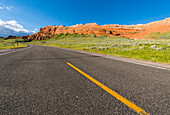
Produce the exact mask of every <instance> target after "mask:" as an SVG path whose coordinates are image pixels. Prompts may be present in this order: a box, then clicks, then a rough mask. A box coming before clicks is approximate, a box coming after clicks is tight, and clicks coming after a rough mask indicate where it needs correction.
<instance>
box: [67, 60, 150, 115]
mask: <svg viewBox="0 0 170 115" xmlns="http://www.w3.org/2000/svg"><path fill="white" fill-rule="evenodd" d="M67 64H68V65H69V66H71V67H72V68H73V69H75V70H76V71H78V72H79V73H81V74H82V75H84V76H85V77H86V78H88V79H89V80H91V81H92V82H94V83H95V84H97V85H98V86H99V87H101V88H102V89H104V90H105V91H107V92H108V93H110V94H111V95H112V96H114V97H116V98H117V99H118V100H120V101H121V102H122V103H124V104H126V105H127V106H129V107H130V108H132V109H133V110H135V111H136V112H137V113H139V114H140V115H149V113H147V112H145V111H144V110H143V109H141V108H140V107H138V106H137V105H135V104H134V103H132V102H130V101H129V100H127V99H126V98H124V97H123V96H121V95H119V94H118V93H116V92H115V91H113V90H112V89H110V88H108V87H107V86H105V85H103V84H102V83H100V82H99V81H97V80H96V79H94V78H93V77H91V76H90V75H88V74H86V73H85V72H83V71H82V70H80V69H78V68H77V67H75V66H74V65H72V64H71V63H69V62H67Z"/></svg>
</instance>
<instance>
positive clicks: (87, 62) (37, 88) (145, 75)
mask: <svg viewBox="0 0 170 115" xmlns="http://www.w3.org/2000/svg"><path fill="white" fill-rule="evenodd" d="M68 63H70V64H72V65H74V66H75V67H76V68H78V69H80V70H82V71H83V72H84V73H86V74H87V75H89V76H90V77H92V78H94V79H95V80H96V81H98V82H100V83H101V84H103V85H104V86H106V87H108V88H109V89H111V90H112V91H114V92H116V93H117V94H119V95H120V96H122V97H124V98H125V99H127V100H128V101H130V102H132V103H133V104H135V105H136V106H138V107H139V108H141V109H142V110H144V111H146V112H147V113H149V114H151V115H168V114H170V109H169V108H170V106H169V105H170V101H169V100H170V71H169V70H163V69H158V68H152V67H147V66H142V65H137V64H133V63H128V62H123V61H118V60H113V59H106V58H103V57H100V56H93V55H89V54H83V53H78V52H74V51H67V50H62V49H59V48H54V47H46V46H33V47H30V48H27V49H23V50H19V51H15V52H11V53H6V54H4V55H0V115H8V114H73V115H75V114H76V115H79V114H96V115H99V114H111V115H112V114H114V115H133V114H134V115H136V114H138V112H137V111H136V110H135V109H133V108H131V107H129V105H127V104H126V103H124V102H122V101H121V100H120V99H118V98H117V97H115V96H114V95H111V94H110V93H109V92H108V91H107V90H105V89H104V88H102V86H101V87H100V86H98V85H96V83H95V82H93V81H91V80H90V79H88V77H86V76H84V75H83V74H82V73H80V72H79V71H77V70H76V69H74V68H73V67H71V66H69V65H68Z"/></svg>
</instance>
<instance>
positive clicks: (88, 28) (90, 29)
mask: <svg viewBox="0 0 170 115" xmlns="http://www.w3.org/2000/svg"><path fill="white" fill-rule="evenodd" d="M168 31H170V18H166V19H164V20H161V21H155V22H151V23H148V24H137V25H119V24H110V25H98V24H97V23H88V24H85V25H83V24H77V25H73V26H64V25H60V26H57V25H54V26H50V25H49V26H46V27H44V28H40V32H37V33H35V34H33V35H29V36H28V37H27V36H24V37H22V38H23V39H29V40H45V39H49V38H51V37H52V36H54V35H58V34H60V33H63V34H66V33H70V34H73V33H78V34H85V35H90V34H93V35H96V36H101V35H106V36H110V37H112V36H121V37H127V38H130V39H144V38H146V36H147V35H148V34H151V33H153V32H160V33H162V32H168Z"/></svg>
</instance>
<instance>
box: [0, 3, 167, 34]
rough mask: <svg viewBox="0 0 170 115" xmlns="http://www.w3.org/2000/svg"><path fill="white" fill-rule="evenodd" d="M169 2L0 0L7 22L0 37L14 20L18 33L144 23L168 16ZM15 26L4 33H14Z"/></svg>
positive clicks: (0, 16)
mask: <svg viewBox="0 0 170 115" xmlns="http://www.w3.org/2000/svg"><path fill="white" fill-rule="evenodd" d="M169 4H170V0H0V22H1V23H3V25H8V26H5V28H1V26H2V24H1V25H0V36H2V35H3V33H2V32H3V31H5V29H6V28H7V27H8V28H7V29H10V27H11V26H9V25H10V24H13V23H14V24H13V25H12V26H19V25H20V26H22V27H20V29H19V30H18V31H19V33H17V32H16V33H17V35H26V34H32V33H33V32H35V31H37V30H36V29H38V30H39V28H41V27H45V26H47V25H65V26H71V25H75V24H80V23H81V24H86V23H93V22H96V23H98V24H100V25H104V24H127V25H130V24H145V23H148V22H151V21H156V20H162V19H165V18H167V17H170V7H169ZM10 21H13V22H10ZM14 21H15V22H14ZM17 24H18V25H17ZM11 28H13V27H11ZM16 29H17V28H14V29H13V30H14V31H12V32H11V31H6V34H8V33H9V34H10V32H11V34H15V30H16ZM23 29H24V30H23ZM20 30H21V31H20ZM27 30H28V31H27ZM26 31H27V32H26ZM23 32H26V33H23ZM4 33H5V32H4Z"/></svg>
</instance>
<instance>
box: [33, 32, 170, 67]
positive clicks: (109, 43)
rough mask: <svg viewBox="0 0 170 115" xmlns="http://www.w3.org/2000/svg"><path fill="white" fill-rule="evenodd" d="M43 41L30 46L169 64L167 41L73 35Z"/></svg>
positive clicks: (169, 42) (169, 49)
mask: <svg viewBox="0 0 170 115" xmlns="http://www.w3.org/2000/svg"><path fill="white" fill-rule="evenodd" d="M58 36H59V35H58ZM64 36H65V37H64ZM77 36H78V35H77ZM44 41H45V43H41V41H32V42H31V43H30V44H34V45H46V46H56V47H62V48H70V49H75V50H83V51H88V52H96V53H102V54H108V55H115V56H122V57H127V58H134V59H141V60H147V61H153V62H160V63H166V64H170V40H169V39H152V40H148V39H147V40H144V39H142V40H134V39H128V38H123V37H105V36H103V37H94V36H92V37H91V36H84V37H82V36H81V35H79V37H75V36H74V35H64V34H61V35H60V36H59V37H55V38H52V39H48V40H44Z"/></svg>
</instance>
